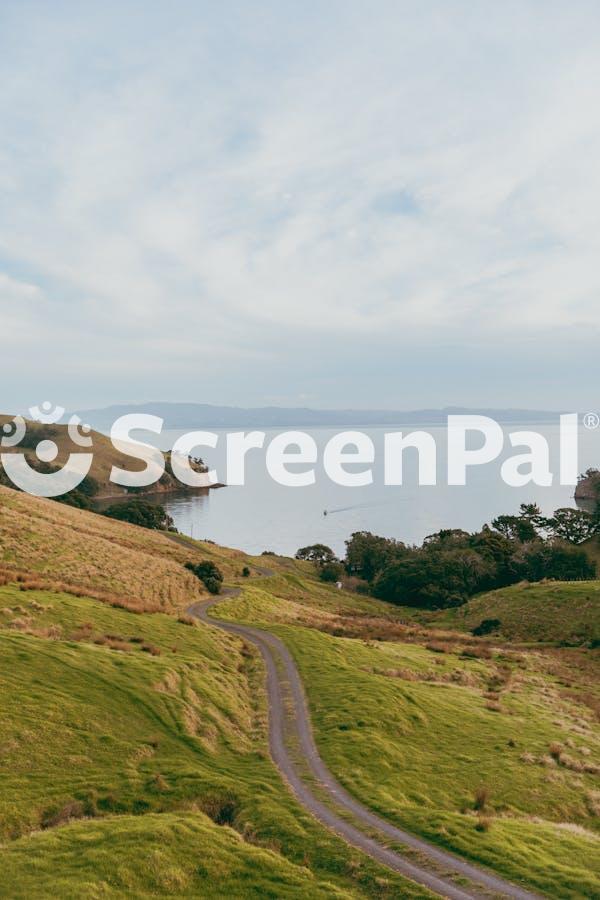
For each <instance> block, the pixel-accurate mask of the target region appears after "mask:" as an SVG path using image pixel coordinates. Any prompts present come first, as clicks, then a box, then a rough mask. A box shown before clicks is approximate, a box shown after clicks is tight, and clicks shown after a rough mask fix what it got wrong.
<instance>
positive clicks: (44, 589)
mask: <svg viewBox="0 0 600 900" xmlns="http://www.w3.org/2000/svg"><path fill="white" fill-rule="evenodd" d="M193 559H212V560H213V561H215V562H216V563H217V564H218V565H219V567H220V568H221V569H222V571H223V572H224V574H225V578H226V581H227V583H228V584H237V585H239V586H240V587H241V588H242V594H241V595H240V596H239V597H236V598H235V599H234V598H231V599H228V600H224V601H223V603H222V605H221V606H220V607H219V614H220V615H224V616H226V617H231V618H236V619H238V620H242V621H246V622H249V623H252V624H259V625H263V626H264V627H266V628H268V629H269V630H271V631H273V632H274V633H276V634H278V635H280V636H281V637H282V639H284V640H285V642H286V643H287V644H288V646H289V647H290V648H291V650H292V652H293V653H294V655H295V657H296V660H297V663H298V666H299V668H300V671H301V674H302V677H303V679H304V682H305V685H306V690H307V695H308V698H309V702H310V706H311V712H312V716H313V722H314V728H315V737H316V739H317V743H318V745H319V747H320V749H321V752H322V755H323V757H324V759H325V761H326V762H327V763H328V765H329V766H330V768H331V769H332V771H333V772H334V773H335V774H336V775H337V776H338V778H339V779H340V781H342V782H343V783H344V784H345V785H346V786H347V787H348V789H349V790H351V791H352V793H354V794H355V795H356V796H357V797H359V798H360V799H361V800H362V801H363V802H364V803H365V804H366V805H368V806H371V807H372V808H374V809H376V810H377V811H379V812H380V813H382V814H383V815H384V816H386V817H387V818H389V819H390V820H391V821H394V822H396V823H398V824H400V825H402V826H405V827H408V828H409V829H410V830H413V831H414V832H415V833H419V834H422V835H424V836H426V837H427V838H429V839H431V840H432V841H435V842H437V843H439V844H440V845H443V846H445V847H448V848H450V849H452V850H454V851H456V852H458V853H461V854H463V855H464V856H465V857H468V858H470V859H473V860H476V861H479V862H482V863H485V864H487V865H489V866H490V867H492V868H494V869H496V870H497V871H498V872H499V873H502V874H504V875H506V876H508V877H510V878H514V879H522V878H525V879H526V880H527V881H528V883H529V884H531V885H532V886H533V887H536V888H537V889H538V890H540V891H542V892H545V893H547V894H548V895H549V896H551V897H560V898H567V897H568V898H583V897H591V896H595V895H596V893H597V884H598V879H599V878H600V728H599V719H600V688H599V685H598V654H599V651H597V650H589V649H586V644H588V645H589V641H590V639H591V638H590V636H591V634H592V633H593V632H592V631H590V629H593V627H594V626H595V623H596V622H597V620H598V617H599V611H598V606H599V603H598V597H599V594H598V585H597V584H595V583H590V584H572V585H560V584H550V583H549V584H543V585H539V586H534V587H527V586H524V585H520V586H517V587H515V588H512V589H509V590H507V591H497V592H494V593H492V594H488V595H485V596H483V597H479V598H475V599H474V600H472V601H471V603H470V604H468V606H467V607H465V608H464V610H459V611H455V612H453V613H451V614H448V613H444V614H440V615H438V616H437V618H436V621H435V622H429V625H428V626H427V625H425V624H424V623H423V621H417V620H418V618H420V617H418V616H415V615H414V614H412V613H411V612H410V611H407V610H405V609H402V608H400V607H394V606H391V605H388V604H384V603H381V602H379V601H375V600H372V599H370V598H368V597H363V596H359V595H356V594H351V593H348V592H346V591H337V590H336V589H335V588H332V587H329V586H326V585H324V584H322V583H321V582H319V581H318V580H317V579H316V577H315V572H314V569H313V567H312V566H311V565H310V564H307V563H302V562H298V561H296V560H290V559H285V558H280V557H271V556H266V557H258V558H252V557H248V556H246V555H244V554H243V553H240V552H238V551H235V550H228V549H225V548H222V547H218V546H217V545H215V544H211V543H200V542H192V541H186V540H180V541H178V542H176V541H173V540H171V539H169V538H167V537H166V536H165V535H162V534H158V533H153V532H149V531H144V530H141V529H138V528H135V527H133V526H130V525H127V524H124V523H120V522H114V521H112V520H107V519H104V518H102V517H100V516H95V515H93V514H91V513H86V512H82V511H79V510H74V509H71V508H67V507H64V506H62V505H59V504H55V503H52V502H51V501H44V500H37V499H34V498H31V497H27V496H25V495H22V494H17V493H15V492H13V491H9V490H6V489H0V570H2V571H0V735H1V737H0V760H1V763H2V768H3V772H4V773H5V775H4V778H3V790H2V793H1V794H0V841H1V844H0V871H1V872H2V873H6V875H3V876H0V896H6V897H21V896H22V897H46V896H48V897H49V896H51V895H56V893H57V891H58V893H59V896H64V897H79V896H90V897H95V896H98V897H101V896H115V897H116V896H123V895H128V896H140V897H144V896H223V897H225V896H228V897H240V898H241V897H252V896H267V897H268V896H272V897H288V896H289V897H311V898H312V897H319V896H331V897H335V896H340V897H342V896H343V897H398V896H402V897H408V898H410V897H424V896H426V892H424V891H422V890H421V889H418V888H416V887H413V886H412V885H409V884H408V883H407V882H405V881H404V880H402V879H400V878H398V877H397V876H395V875H393V874H392V873H390V872H389V871H388V870H385V869H382V868H380V867H378V866H377V865H375V864H374V863H371V861H370V860H368V859H365V858H364V857H362V856H361V855H360V854H358V853H356V852H354V851H352V850H351V849H349V848H348V847H347V846H346V845H344V844H343V843H342V842H341V841H339V840H338V839H337V838H336V837H335V836H333V835H331V834H330V833H328V832H327V831H325V830H324V829H323V828H321V827H320V826H319V825H318V824H317V823H315V822H314V821H313V820H312V819H311V818H310V817H309V816H308V815H307V814H306V813H304V812H303V810H302V809H301V808H300V807H298V806H297V804H296V802H295V800H294V799H293V797H292V795H291V794H290V793H289V791H288V790H287V789H286V787H285V785H284V784H283V783H282V781H281V779H280V777H279V775H278V773H277V772H276V770H275V769H274V767H273V765H272V763H271V761H270V759H269V755H268V745H267V717H266V708H265V696H264V672H263V669H262V664H261V661H260V658H259V657H258V656H257V654H256V652H255V651H254V650H253V649H252V648H251V647H247V646H245V645H244V644H243V643H242V642H241V641H239V640H237V639H234V638H232V637H228V636H227V635H226V634H224V633H223V632H222V631H220V630H218V629H210V628H206V627H204V626H198V625H195V624H190V622H189V620H188V619H187V618H186V617H185V616H184V615H182V612H183V610H184V609H185V607H186V606H187V605H189V603H191V602H192V601H193V600H195V599H197V598H198V597H199V596H202V592H201V590H200V588H199V582H198V581H197V580H196V579H195V578H193V577H192V576H191V575H190V574H189V573H188V572H186V571H185V569H184V567H183V564H184V563H185V562H186V561H188V560H193ZM244 566H248V567H249V569H250V571H251V577H250V578H243V577H242V569H243V567H244ZM3 567H4V568H3ZM19 573H20V574H19ZM17 577H19V578H20V579H21V581H20V582H15V581H14V579H16V578H17ZM3 582H4V583H3ZM86 591H89V592H91V593H94V594H95V598H94V597H90V596H88V595H87V594H86ZM483 618H499V619H500V620H501V623H502V628H501V633H500V635H496V636H493V637H490V638H486V639H484V640H481V639H477V638H474V637H473V636H472V635H471V634H470V633H469V631H470V629H471V628H472V627H473V626H474V625H477V624H479V622H480V621H481V620H482V619H483ZM567 623H569V624H567ZM509 639H512V640H513V641H517V642H519V643H518V645H515V644H511V643H510V641H509ZM584 639H585V640H584ZM536 640H537V641H542V642H553V644H554V645H555V646H549V645H548V644H547V643H546V644H545V643H540V644H538V645H537V646H533V645H532V642H534V641H536ZM561 641H571V642H572V643H573V644H582V641H584V644H583V645H582V646H572V647H560V646H556V645H557V644H558V643H560V642H561Z"/></svg>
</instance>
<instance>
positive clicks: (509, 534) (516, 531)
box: [492, 516, 537, 543]
mask: <svg viewBox="0 0 600 900" xmlns="http://www.w3.org/2000/svg"><path fill="white" fill-rule="evenodd" d="M492 528H494V529H495V530H496V531H497V532H499V533H500V534H502V535H504V537H506V538H508V539H509V540H511V541H520V542H521V543H526V542H527V541H533V540H535V538H536V537H537V532H536V529H535V526H534V524H533V522H531V521H530V520H529V519H525V518H522V517H521V516H497V517H496V518H495V519H494V520H493V521H492Z"/></svg>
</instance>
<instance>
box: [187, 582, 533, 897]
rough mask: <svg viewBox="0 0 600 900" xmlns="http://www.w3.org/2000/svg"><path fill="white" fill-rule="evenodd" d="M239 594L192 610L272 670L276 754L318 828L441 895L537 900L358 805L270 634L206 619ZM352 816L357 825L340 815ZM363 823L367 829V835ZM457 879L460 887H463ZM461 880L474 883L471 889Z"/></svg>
mask: <svg viewBox="0 0 600 900" xmlns="http://www.w3.org/2000/svg"><path fill="white" fill-rule="evenodd" d="M240 592H241V589H240V588H226V589H225V590H224V591H223V593H222V594H221V595H220V597H218V598H214V599H211V600H208V601H200V602H198V603H194V604H193V605H192V606H190V608H189V609H188V612H189V614H190V615H192V616H195V617H196V618H197V619H199V620H200V621H202V622H204V623H205V624H207V625H212V626H214V627H217V628H222V629H223V630H224V631H227V632H229V633H230V634H235V635H238V636H239V637H241V638H243V639H244V640H246V641H249V642H251V643H252V644H254V645H255V646H256V647H258V649H259V650H260V652H261V654H262V656H263V659H264V661H265V665H266V669H267V694H268V703H269V744H270V750H271V756H272V758H273V760H274V762H275V764H276V766H277V767H278V769H279V770H280V772H281V774H282V775H283V777H284V778H285V780H286V781H287V782H288V784H289V785H290V787H291V789H292V791H293V793H294V794H295V796H296V798H297V799H298V801H299V802H300V803H301V804H302V805H303V806H304V807H305V808H306V809H307V810H309V811H310V812H311V813H312V815H313V816H314V817H315V818H316V819H318V820H319V822H321V823H322V824H323V825H325V826H326V827H327V828H330V829H331V830H332V831H334V832H335V833H336V834H337V835H339V836H340V837H342V838H343V839H344V840H345V841H346V842H347V843H349V844H351V845H352V846H354V847H356V848H357V849H359V850H362V851H363V852H364V853H367V854H368V855H369V856H371V857H372V858H373V859H375V860H377V861H378V862H379V863H382V864H383V865H384V866H387V867H388V868H390V869H393V870H394V871H396V872H399V873H400V874H402V875H404V876H406V877H407V878H410V879H411V880H412V881H415V882H417V883H418V884H421V885H424V886H425V887H427V888H428V889H429V890H431V891H433V892H434V893H435V894H438V895H439V896H441V897H448V898H452V900H473V898H481V897H488V898H489V897H490V896H491V897H513V898H518V900H539V895H536V894H533V893H530V892H529V891H526V890H525V889H523V888H520V887H518V886H517V885H515V884H511V883H510V882H508V881H505V880H504V879H503V878H501V877H499V876H497V875H494V874H493V873H491V872H488V871H485V870H484V869H480V868H479V867H478V866H475V865H472V864H471V863H468V862H466V861H465V860H463V859H460V858H459V857H457V856H454V855H453V854H451V853H448V852H446V851H444V850H442V849H440V848H439V847H436V846H435V845H434V844H430V843H428V842H427V841H425V840H423V839H421V838H418V837H415V836H414V835H412V834H410V833H408V832H406V831H403V830H402V829H401V828H397V827H396V826H395V825H392V824H391V823H390V822H387V821H386V820H385V819H382V818H381V817H380V816H378V815H376V814H375V813H374V812H372V811H371V810H370V809H368V808H367V807H366V806H363V804H362V803H359V801H358V800H356V799H355V798H354V797H352V796H351V795H350V794H349V793H348V792H347V791H346V790H345V789H344V788H343V787H342V786H341V785H340V784H339V782H338V781H336V779H335V778H334V776H333V775H332V774H331V772H330V771H329V769H328V768H327V767H326V766H325V764H324V762H323V760H322V759H321V757H320V756H319V752H318V750H317V748H316V745H315V742H314V739H313V736H312V728H311V724H310V716H309V712H308V707H307V703H306V698H305V695H304V689H303V686H302V681H301V679H300V675H299V673H298V669H297V668H296V664H295V662H294V660H293V658H292V656H291V654H290V652H289V650H288V649H287V647H286V646H285V644H284V643H283V642H282V641H281V640H280V639H279V638H277V637H275V635H272V634H269V632H266V631H262V630H260V629H258V628H254V627H251V626H249V625H239V624H237V623H234V622H226V621H223V620H220V619H215V618H212V617H210V616H209V615H208V612H209V610H210V609H211V608H212V607H214V606H215V605H216V604H217V603H218V602H219V600H220V599H223V598H224V597H232V596H236V595H238V594H239V593H240ZM288 738H291V739H292V741H293V743H294V746H295V747H297V748H298V749H299V751H300V755H301V757H302V761H303V764H304V765H303V766H302V767H301V766H299V765H298V764H297V763H296V762H295V761H294V759H293V757H292V755H291V753H290V750H289V749H288V740H287V739H288ZM304 767H305V768H306V770H307V771H308V773H309V776H308V778H310V777H311V776H312V777H313V778H314V779H316V781H317V783H318V785H319V789H320V790H319V792H320V793H321V792H324V793H326V794H327V795H328V800H329V802H328V803H325V802H323V801H322V800H321V799H319V797H318V796H317V794H316V792H315V791H314V790H313V788H312V787H311V785H310V781H309V780H307V775H306V773H305V772H304ZM330 803H331V806H330ZM336 809H337V810H339V812H336V811H335V810H336ZM348 814H350V818H351V820H352V821H350V819H349V818H345V817H343V816H348ZM354 823H356V824H354ZM359 825H362V826H364V827H365V831H364V832H363V831H361V830H360V828H359V827H358V826H359ZM374 833H376V834H374ZM388 842H394V843H398V844H402V845H404V846H405V847H406V848H407V849H409V850H410V851H412V855H413V857H414V856H416V855H417V854H418V862H413V861H412V860H410V859H407V858H406V857H405V856H403V855H402V854H401V853H400V852H397V851H396V850H392V849H390V848H389V847H388V846H387V843H388ZM455 879H457V880H460V881H462V882H463V883H461V884H459V883H457V880H455ZM464 879H468V881H469V885H468V886H466V887H465V886H464Z"/></svg>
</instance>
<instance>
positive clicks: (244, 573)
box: [242, 566, 250, 578]
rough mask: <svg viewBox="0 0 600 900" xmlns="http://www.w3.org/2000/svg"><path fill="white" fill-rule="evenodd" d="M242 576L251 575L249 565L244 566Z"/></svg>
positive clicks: (247, 576)
mask: <svg viewBox="0 0 600 900" xmlns="http://www.w3.org/2000/svg"><path fill="white" fill-rule="evenodd" d="M242 576H243V577H244V578H249V577H250V569H249V568H248V566H244V568H243V569H242Z"/></svg>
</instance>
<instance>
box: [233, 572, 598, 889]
mask: <svg viewBox="0 0 600 900" xmlns="http://www.w3.org/2000/svg"><path fill="white" fill-rule="evenodd" d="M561 587H562V588H563V590H564V591H565V593H568V590H569V587H570V586H568V585H563V586H561ZM575 587H577V586H575ZM326 593H328V594H329V598H328V602H327V601H326V600H325V599H324V595H325V594H326ZM313 596H315V597H316V602H314V603H313V602H312V600H311V598H312V597H313ZM401 612H402V611H397V610H394V612H393V613H390V611H389V608H388V607H385V605H384V604H376V603H374V602H373V601H369V600H365V599H364V598H361V599H360V600H358V601H357V602H356V603H354V602H353V601H352V600H349V599H348V598H346V597H344V596H343V595H342V596H340V593H339V592H337V591H335V590H329V589H327V588H318V589H316V588H315V589H312V588H311V586H310V585H309V583H308V582H307V581H306V579H304V578H302V577H301V576H299V575H298V574H291V573H290V574H288V575H285V576H283V577H282V576H278V577H276V578H272V579H269V582H268V587H261V588H258V587H257V586H253V587H250V588H248V589H247V590H246V591H245V592H244V594H243V596H241V597H239V598H235V599H230V600H227V601H226V602H225V603H224V604H222V605H221V606H220V607H219V615H221V616H223V617H226V618H229V619H235V620H237V621H244V622H252V623H259V624H261V625H262V626H263V627H264V628H267V629H268V630H270V631H273V632H274V633H276V634H278V635H279V636H280V637H281V638H282V639H283V640H284V641H285V642H286V644H287V645H288V646H289V647H290V649H291V650H292V652H293V654H294V657H295V659H296V663H297V665H298V667H299V669H300V671H301V674H302V676H303V680H304V683H305V685H306V689H307V694H308V698H309V702H310V707H311V712H312V717H313V724H314V728H315V737H316V740H317V743H318V746H319V748H320V751H321V754H322V755H323V757H324V759H325V761H326V762H327V764H328V765H329V767H330V768H331V769H332V770H333V772H334V773H335V774H336V775H337V777H338V778H339V779H340V781H342V783H344V784H345V786H346V787H347V788H348V789H349V790H350V791H351V792H352V793H354V794H355V795H356V796H357V797H359V798H360V799H361V800H362V801H363V802H364V803H366V804H367V805H370V806H372V807H373V808H375V809H376V810H377V811H379V812H380V813H382V814H383V815H384V816H386V817H387V818H388V819H390V820H391V821H394V822H396V823H397V824H399V825H402V826H405V827H408V828H409V829H410V830H412V831H414V832H416V833H419V834H422V835H423V836H425V837H427V838H429V839H430V840H433V841H436V842H438V843H440V844H441V845H443V846H445V847H447V848H450V849H452V850H454V851H456V852H459V853H462V854H464V855H465V856H467V857H469V858H471V859H473V860H475V861H478V862H482V863H485V864H487V865H489V866H490V867H492V868H494V869H496V870H497V871H499V872H501V873H503V874H505V875H506V876H508V877H510V878H513V879H518V878H523V877H524V878H525V879H526V881H527V882H528V883H529V884H530V885H531V886H532V887H535V888H536V889H537V890H540V891H542V892H544V893H546V894H547V895H548V896H551V897H561V898H564V897H572V898H583V897H586V898H587V897H590V896H595V892H596V889H597V884H598V879H599V878H600V802H599V801H600V764H599V760H600V721H599V719H600V686H599V684H598V673H599V670H600V666H599V655H600V654H599V652H598V651H590V650H586V649H584V648H579V649H577V650H568V649H566V650H564V651H561V650H559V649H548V650H543V649H535V650H528V649H526V648H521V649H517V648H513V647H511V646H510V644H506V643H505V642H502V641H500V645H499V646H498V642H496V644H494V643H493V642H490V641H489V640H488V641H485V642H484V641H478V640H475V639H473V638H472V637H471V636H470V635H464V634H463V635H461V634H460V633H456V632H450V631H442V630H440V629H428V628H423V627H422V626H418V625H407V624H405V623H403V622H401V621H399V618H398V616H399V615H400V614H401ZM596 615H597V607H596ZM341 635H345V636H341Z"/></svg>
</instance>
